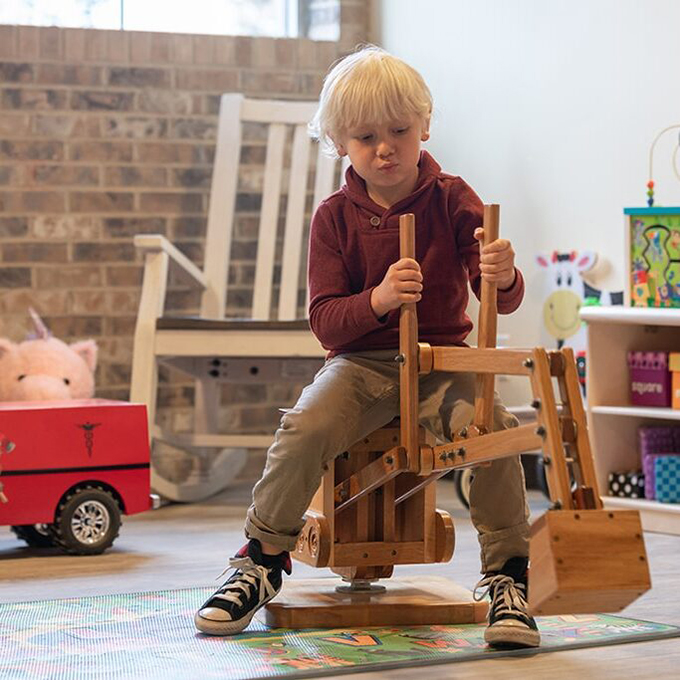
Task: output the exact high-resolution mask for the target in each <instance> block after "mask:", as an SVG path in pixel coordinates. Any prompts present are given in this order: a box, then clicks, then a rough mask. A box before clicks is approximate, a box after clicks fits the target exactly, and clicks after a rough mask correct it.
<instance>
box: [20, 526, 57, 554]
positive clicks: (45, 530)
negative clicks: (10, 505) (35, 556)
mask: <svg viewBox="0 0 680 680" xmlns="http://www.w3.org/2000/svg"><path fill="white" fill-rule="evenodd" d="M11 530H12V532H13V533H14V534H16V537H17V538H20V539H21V540H22V541H25V542H26V544H27V545H28V546H29V548H52V547H53V546H54V541H53V540H52V536H51V535H50V530H49V526H48V525H47V524H21V525H16V526H13V527H11Z"/></svg>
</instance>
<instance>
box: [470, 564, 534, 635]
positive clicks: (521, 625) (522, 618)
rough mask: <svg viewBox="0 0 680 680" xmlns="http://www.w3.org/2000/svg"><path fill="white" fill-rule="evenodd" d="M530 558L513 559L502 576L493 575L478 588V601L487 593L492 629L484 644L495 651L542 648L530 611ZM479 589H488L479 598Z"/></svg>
mask: <svg viewBox="0 0 680 680" xmlns="http://www.w3.org/2000/svg"><path fill="white" fill-rule="evenodd" d="M527 564H528V560H527V558H526V557H511V558H510V559H509V560H508V561H507V562H506V563H505V564H504V565H503V568H502V569H501V570H500V571H498V572H490V573H488V574H486V575H485V576H484V578H483V579H482V580H481V581H480V582H479V583H478V584H477V585H476V587H475V594H474V598H475V600H477V601H479V600H482V599H483V598H484V597H485V596H486V594H487V593H489V596H490V598H491V602H490V604H489V614H488V625H487V627H486V631H484V640H485V641H486V642H487V643H488V644H489V645H491V646H492V647H506V648H507V647H538V646H539V645H540V643H541V634H540V633H539V632H538V626H537V625H536V621H535V620H534V617H533V616H531V614H529V610H528V607H527V595H528V586H527ZM478 589H484V590H483V591H482V593H481V595H479V596H478V595H477V590H478Z"/></svg>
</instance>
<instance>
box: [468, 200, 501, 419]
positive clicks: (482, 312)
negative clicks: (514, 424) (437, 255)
mask: <svg viewBox="0 0 680 680" xmlns="http://www.w3.org/2000/svg"><path fill="white" fill-rule="evenodd" d="M499 221H500V206H499V205H498V204H495V203H494V204H492V205H485V206H484V224H483V227H484V243H483V244H484V245H488V244H489V243H491V242H492V241H495V240H496V239H497V238H498V232H499ZM480 298H481V300H480V302H481V304H480V307H479V321H478V324H477V347H483V348H488V347H495V346H496V334H497V322H498V311H497V304H496V303H497V287H496V284H495V283H493V282H490V281H486V280H485V279H484V278H482V286H481V292H480ZM493 401H494V375H493V373H487V374H483V375H478V376H477V380H476V384H475V420H474V424H475V425H476V426H477V427H478V428H479V429H480V430H481V431H482V432H491V431H492V430H493Z"/></svg>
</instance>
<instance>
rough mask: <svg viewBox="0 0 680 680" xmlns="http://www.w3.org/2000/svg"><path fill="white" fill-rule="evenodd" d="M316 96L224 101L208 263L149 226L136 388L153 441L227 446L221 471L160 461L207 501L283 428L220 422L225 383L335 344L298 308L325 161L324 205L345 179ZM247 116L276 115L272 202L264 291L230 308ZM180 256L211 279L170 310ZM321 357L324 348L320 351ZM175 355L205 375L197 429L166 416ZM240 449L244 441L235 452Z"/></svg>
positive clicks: (264, 227) (269, 163)
mask: <svg viewBox="0 0 680 680" xmlns="http://www.w3.org/2000/svg"><path fill="white" fill-rule="evenodd" d="M316 106H317V104H316V103H315V102H283V101H266V100H252V99H246V98H244V96H243V95H241V94H224V95H222V98H221V103H220V114H219V126H218V135H217V146H216V151H215V164H214V169H213V175H212V184H211V193H210V206H209V212H208V224H207V233H206V241H205V262H204V267H203V269H202V270H201V269H200V268H199V267H197V266H196V265H195V264H194V263H193V262H191V261H190V260H189V259H188V258H187V257H186V256H185V255H184V254H183V253H181V252H180V251H179V250H178V249H177V248H176V247H175V246H173V245H172V244H171V243H170V242H169V241H168V240H167V239H166V238H165V237H164V236H162V235H158V234H152V235H138V236H136V237H135V240H134V242H135V246H137V248H139V249H141V250H142V251H143V252H144V258H145V259H144V281H143V286H142V295H141V301H140V307H139V314H138V317H137V325H136V328H135V336H134V352H133V363H132V380H131V391H130V398H131V400H132V401H134V402H141V403H144V404H146V405H147V408H148V417H149V432H150V437H151V441H152V443H153V442H154V441H156V442H158V441H161V442H165V443H167V444H170V445H171V446H174V447H177V448H180V449H183V450H185V451H194V452H197V453H198V452H199V451H205V450H206V449H217V450H220V449H221V450H222V453H221V454H218V455H217V456H215V457H213V458H211V460H212V464H211V468H210V474H209V475H204V476H203V478H202V479H201V478H199V481H197V482H193V483H175V482H171V481H169V480H168V479H165V478H164V477H162V476H161V475H160V474H159V472H158V471H157V470H155V469H154V468H153V467H152V472H151V485H152V487H153V488H154V490H155V491H156V492H158V493H159V494H160V495H162V496H164V497H165V498H167V499H169V500H174V501H182V502H190V501H197V500H201V499H203V498H207V497H208V496H210V495H212V494H214V493H217V492H218V491H220V490H221V489H223V488H225V486H227V485H228V483H229V482H230V481H231V479H232V478H233V476H234V470H238V468H239V463H238V462H237V459H238V460H241V461H242V460H243V459H244V458H245V455H244V451H245V450H247V449H248V448H263V447H268V446H269V445H270V443H271V442H272V440H273V432H272V434H221V433H219V432H218V408H219V397H220V387H219V386H220V383H221V382H225V381H229V382H254V376H253V374H257V380H258V382H265V381H267V382H269V381H272V380H276V379H283V380H288V381H291V380H295V381H297V382H300V381H302V380H307V379H308V378H310V377H311V375H313V373H314V371H315V370H316V368H318V366H320V364H321V361H322V360H323V356H324V350H323V349H322V347H321V346H320V345H319V343H318V341H317V340H316V338H315V337H314V336H313V335H312V333H311V331H310V330H309V326H308V322H307V320H306V318H304V317H305V316H306V305H305V311H304V312H300V313H299V312H298V294H299V291H300V290H301V289H306V283H305V282H304V281H301V279H304V274H301V269H302V267H303V266H304V260H303V257H304V252H305V251H304V250H303V248H306V243H304V244H303V233H304V219H305V207H306V204H307V203H308V201H307V195H308V191H307V187H308V180H309V177H310V174H311V172H312V171H313V172H314V182H313V206H316V205H318V203H319V201H320V200H322V199H323V198H324V197H326V196H327V195H329V194H330V193H331V191H332V190H333V187H334V186H335V183H336V171H337V163H336V162H335V161H333V160H332V159H330V158H328V157H326V156H324V155H322V154H321V153H320V149H318V150H315V155H316V163H315V164H314V165H312V164H311V163H310V156H311V155H312V153H311V151H312V148H311V145H312V141H311V139H310V138H309V136H308V134H307V129H306V128H307V122H308V121H309V120H310V119H311V118H312V116H313V114H314V112H315V110H316ZM243 123H259V124H267V126H268V137H267V150H266V161H265V165H264V185H263V189H262V207H261V213H260V217H259V232H258V245H257V260H256V268H255V282H254V290H253V303H252V309H251V310H250V314H249V318H247V319H242V318H239V319H225V308H226V300H227V280H228V272H229V260H230V252H231V245H232V235H233V230H234V214H235V206H236V193H237V180H238V175H239V159H240V156H241V143H242V125H243ZM290 126H292V127H293V138H292V151H291V154H290V164H289V166H288V172H289V175H290V179H289V181H288V188H287V191H284V192H283V193H284V194H287V205H286V211H285V216H284V218H285V231H284V236H283V251H282V255H281V262H280V266H281V279H280V288H279V297H278V308H276V309H274V310H273V311H272V301H273V288H274V286H273V279H274V267H275V253H276V239H277V227H278V224H279V222H280V220H279V203H280V197H281V194H282V184H283V181H282V180H283V175H284V157H285V156H286V154H285V153H284V151H285V150H286V135H287V129H289V128H290ZM171 267H173V268H174V269H176V270H177V272H178V273H179V274H180V275H181V277H182V278H183V279H184V280H186V281H188V282H189V283H190V284H192V285H193V286H197V287H198V288H199V289H200V290H201V291H202V293H201V304H200V316H199V317H165V316H164V308H165V300H166V290H167V286H168V273H169V269H170V268H171ZM310 359H312V360H315V361H313V362H310ZM161 363H163V364H166V365H169V366H172V367H174V368H176V369H179V370H180V371H182V372H184V373H186V374H188V375H190V376H192V377H193V378H194V379H195V387H196V390H195V404H194V432H193V433H189V434H187V433H184V434H179V433H172V432H167V431H164V430H162V429H161V428H160V427H159V426H158V425H157V424H156V410H157V407H156V401H157V387H158V368H159V365H160V364H161ZM235 451H236V452H235Z"/></svg>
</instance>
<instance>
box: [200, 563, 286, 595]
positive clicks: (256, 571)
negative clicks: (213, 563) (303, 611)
mask: <svg viewBox="0 0 680 680" xmlns="http://www.w3.org/2000/svg"><path fill="white" fill-rule="evenodd" d="M230 569H234V570H237V569H238V570H240V571H241V575H240V576H239V577H238V578H237V579H236V580H235V581H232V582H231V583H225V584H224V586H223V587H222V588H220V589H219V590H218V591H217V592H216V593H215V594H214V595H213V597H215V598H218V599H220V600H227V602H233V603H234V604H238V605H242V604H243V603H242V602H241V596H242V595H243V594H245V595H246V597H247V596H248V595H250V589H251V588H253V587H256V586H257V580H258V579H259V580H260V592H259V598H260V601H262V600H263V599H264V598H265V597H267V596H270V597H273V596H274V595H276V588H274V586H273V585H272V584H271V583H270V582H269V570H268V569H267V567H263V566H262V565H261V564H255V562H253V561H252V560H251V559H250V557H232V558H230V559H229V566H228V567H227V568H226V569H225V570H224V571H223V572H222V573H221V574H220V576H223V575H224V574H226V572H227V571H229V570H230ZM220 576H218V577H217V578H220ZM231 591H234V592H231ZM239 591H240V592H239Z"/></svg>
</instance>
